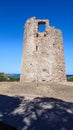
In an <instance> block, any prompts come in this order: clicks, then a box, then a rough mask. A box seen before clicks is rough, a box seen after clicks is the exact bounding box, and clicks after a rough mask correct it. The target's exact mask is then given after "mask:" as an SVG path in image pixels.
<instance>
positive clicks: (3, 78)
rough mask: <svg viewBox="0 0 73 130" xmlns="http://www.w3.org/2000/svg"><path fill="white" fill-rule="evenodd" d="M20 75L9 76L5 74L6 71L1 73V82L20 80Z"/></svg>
mask: <svg viewBox="0 0 73 130" xmlns="http://www.w3.org/2000/svg"><path fill="white" fill-rule="evenodd" d="M19 80H20V77H13V76H8V75H5V74H4V73H0V82H4V81H19Z"/></svg>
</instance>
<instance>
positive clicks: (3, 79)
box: [0, 74, 8, 81]
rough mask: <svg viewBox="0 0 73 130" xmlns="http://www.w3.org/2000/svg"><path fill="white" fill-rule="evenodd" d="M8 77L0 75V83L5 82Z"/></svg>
mask: <svg viewBox="0 0 73 130" xmlns="http://www.w3.org/2000/svg"><path fill="white" fill-rule="evenodd" d="M7 79H8V76H6V75H4V74H0V81H7Z"/></svg>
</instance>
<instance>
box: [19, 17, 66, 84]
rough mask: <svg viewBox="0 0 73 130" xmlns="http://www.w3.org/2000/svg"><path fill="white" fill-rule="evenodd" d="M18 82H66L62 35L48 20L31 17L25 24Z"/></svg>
mask: <svg viewBox="0 0 73 130" xmlns="http://www.w3.org/2000/svg"><path fill="white" fill-rule="evenodd" d="M39 25H44V26H45V31H44V32H39ZM20 81H21V82H32V81H38V82H42V81H45V82H47V81H52V82H53V81H66V75H65V63H64V52H63V41H62V34H61V31H60V30H56V29H55V28H54V27H51V26H50V25H49V21H48V20H40V19H39V20H36V18H35V17H32V18H30V19H28V20H27V22H26V24H25V32H24V44H23V55H22V66H21V76H20Z"/></svg>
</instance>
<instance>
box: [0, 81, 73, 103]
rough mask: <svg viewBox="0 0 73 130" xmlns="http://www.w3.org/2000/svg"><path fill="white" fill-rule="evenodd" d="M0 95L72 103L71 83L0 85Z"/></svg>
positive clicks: (14, 83) (6, 83) (72, 88)
mask: <svg viewBox="0 0 73 130" xmlns="http://www.w3.org/2000/svg"><path fill="white" fill-rule="evenodd" d="M0 94H5V95H13V96H15V95H19V96H25V97H26V98H34V97H53V98H58V99H62V100H65V101H69V102H73V83H71V82H66V83H57V84H56V83H51V84H49V83H46V84H45V83H37V84H36V83H23V84H21V83H19V82H2V83H0Z"/></svg>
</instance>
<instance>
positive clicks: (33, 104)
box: [0, 95, 73, 130]
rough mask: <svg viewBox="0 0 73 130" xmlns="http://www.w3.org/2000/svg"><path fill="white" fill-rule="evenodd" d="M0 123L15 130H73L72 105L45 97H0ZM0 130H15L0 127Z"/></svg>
mask: <svg viewBox="0 0 73 130" xmlns="http://www.w3.org/2000/svg"><path fill="white" fill-rule="evenodd" d="M0 122H1V123H5V124H3V125H6V124H8V125H10V126H11V128H12V127H15V128H16V129H17V130H73V103H69V102H65V101H62V100H59V99H55V98H46V97H43V98H39V97H37V98H34V99H30V100H26V99H25V98H24V97H17V96H16V97H12V96H5V95H0ZM10 126H9V127H10ZM0 130H15V129H14V128H12V129H7V128H6V129H5V128H3V127H2V126H1V125H0Z"/></svg>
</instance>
